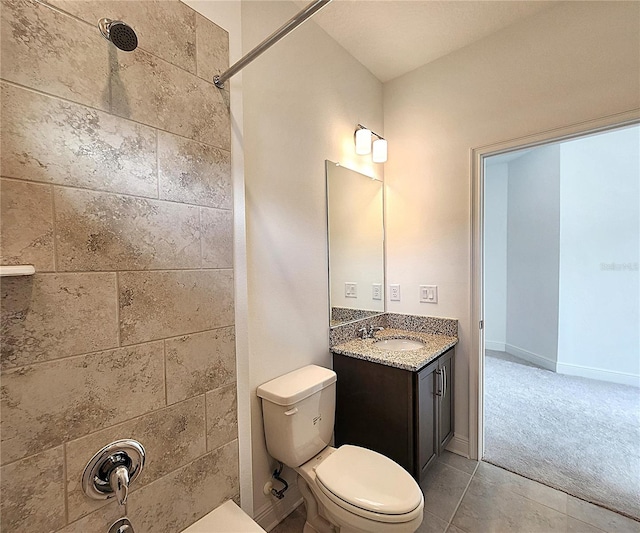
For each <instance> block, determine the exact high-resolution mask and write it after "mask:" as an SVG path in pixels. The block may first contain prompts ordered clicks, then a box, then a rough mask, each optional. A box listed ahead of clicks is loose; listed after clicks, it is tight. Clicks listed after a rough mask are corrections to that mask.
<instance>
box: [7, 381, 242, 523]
mask: <svg viewBox="0 0 640 533" xmlns="http://www.w3.org/2000/svg"><path fill="white" fill-rule="evenodd" d="M234 383H235V382H233V381H232V382H229V383H225V384H223V385H220V386H219V387H216V388H215V389H211V390H210V391H207V392H214V391H217V390H219V389H222V388H223V387H228V386H229V385H233V384H234ZM203 394H206V393H203ZM198 396H200V395H199V394H198V395H196V396H191V397H189V398H185V399H184V400H180V401H177V402H175V403H172V404H171V405H163V406H162V407H159V408H157V409H153V410H151V411H147V412H146V413H142V414H140V415H136V416H134V417H132V418H127V419H126V420H121V421H119V422H116V423H115V424H113V425H112V426H105V427H100V428H98V429H96V430H92V431H90V432H89V433H85V434H83V435H81V436H80V437H76V438H74V439H72V440H69V441H63V442H61V443H58V444H55V445H53V446H51V447H50V448H45V449H43V450H39V451H37V452H35V453H32V454H31V455H25V456H24V457H20V458H19V459H14V460H12V461H8V462H6V463H4V464H3V465H1V466H0V467H1V468H4V467H5V466H10V465H12V464H15V463H18V462H20V461H24V460H26V459H31V458H32V457H35V456H36V455H39V454H41V453H45V452H48V451H51V450H53V449H55V448H58V447H59V446H63V445H64V446H66V445H67V444H69V443H71V442H75V441H78V440H82V439H84V438H86V437H90V436H92V435H96V434H98V433H100V432H101V431H105V430H107V429H113V428H115V427H117V426H120V425H122V424H128V423H131V422H133V421H134V420H138V419H140V418H144V417H145V416H149V415H152V414H156V413H159V412H160V411H164V410H166V409H172V408H174V407H176V406H178V405H179V404H181V403H185V402H188V401H191V400H193V399H195V398H197V397H198ZM237 438H238V437H234V438H233V439H231V440H230V441H229V442H232V441H233V440H237ZM229 442H226V443H225V444H221V445H220V446H219V448H220V447H222V446H224V445H226V444H229ZM216 449H217V448H216ZM211 451H215V450H211ZM207 453H209V452H205V453H204V454H202V455H199V456H198V458H200V457H203V456H204V455H206V454H207ZM194 460H195V459H194ZM178 468H181V467H178ZM74 521H75V520H74Z"/></svg>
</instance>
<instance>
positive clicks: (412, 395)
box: [333, 348, 454, 482]
mask: <svg viewBox="0 0 640 533" xmlns="http://www.w3.org/2000/svg"><path fill="white" fill-rule="evenodd" d="M453 356H454V348H451V349H449V350H448V351H446V352H445V353H443V354H442V355H441V356H439V357H438V358H437V359H435V360H434V361H432V362H430V363H429V364H428V365H426V366H425V367H424V368H422V369H420V370H419V371H417V372H412V371H409V370H403V369H400V368H396V367H392V366H387V365H384V364H380V363H373V362H370V361H365V360H363V359H356V358H353V357H348V356H345V355H340V354H336V353H334V354H333V369H334V371H335V372H336V373H337V375H338V381H337V384H336V425H335V444H336V446H341V445H343V444H353V445H356V446H362V447H364V448H369V449H371V450H374V451H376V452H379V453H381V454H383V455H385V456H387V457H389V458H391V459H393V460H394V461H396V462H397V463H398V464H400V465H401V466H402V467H404V468H405V469H406V470H407V471H408V472H409V473H411V475H412V476H413V477H414V478H415V479H416V480H417V481H418V482H419V481H421V480H422V479H423V477H424V475H425V473H426V471H427V469H428V468H429V466H430V465H431V463H432V462H433V460H434V459H435V458H436V457H437V456H438V455H440V453H442V451H443V450H444V449H445V446H446V445H447V444H448V442H449V441H450V440H451V438H452V437H453V370H454V367H453V365H454V359H453Z"/></svg>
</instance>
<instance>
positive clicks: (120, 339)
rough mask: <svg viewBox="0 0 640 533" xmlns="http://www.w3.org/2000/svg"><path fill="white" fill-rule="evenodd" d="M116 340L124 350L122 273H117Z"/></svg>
mask: <svg viewBox="0 0 640 533" xmlns="http://www.w3.org/2000/svg"><path fill="white" fill-rule="evenodd" d="M115 274H116V338H117V340H118V347H120V348H122V333H121V331H120V272H117V271H116V273H115Z"/></svg>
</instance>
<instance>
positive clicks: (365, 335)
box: [358, 324, 384, 339]
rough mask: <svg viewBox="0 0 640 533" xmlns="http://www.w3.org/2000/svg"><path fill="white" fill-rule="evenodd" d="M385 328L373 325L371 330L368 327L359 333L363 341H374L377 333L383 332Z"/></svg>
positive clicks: (361, 329) (370, 327)
mask: <svg viewBox="0 0 640 533" xmlns="http://www.w3.org/2000/svg"><path fill="white" fill-rule="evenodd" d="M383 329H384V328H383V327H382V326H374V325H373V324H371V325H370V326H369V329H367V328H366V327H362V328H360V329H359V330H358V333H360V338H361V339H373V337H374V335H375V333H376V331H382V330H383Z"/></svg>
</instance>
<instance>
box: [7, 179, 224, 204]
mask: <svg viewBox="0 0 640 533" xmlns="http://www.w3.org/2000/svg"><path fill="white" fill-rule="evenodd" d="M0 179H3V180H9V181H17V182H20V183H27V184H33V185H45V186H46V185H49V186H51V187H53V188H54V189H55V188H59V189H70V190H74V191H83V192H92V193H95V194H107V195H110V196H124V197H125V198H134V199H136V200H153V201H155V202H162V203H166V204H176V205H184V206H186V207H199V208H201V209H213V210H217V211H229V212H231V213H233V206H231V207H218V206H211V205H202V204H192V203H188V202H184V201H181V200H171V199H168V198H156V197H154V196H141V195H136V194H131V193H127V192H118V191H107V190H103V189H91V188H89V187H79V186H78V185H67V184H64V183H50V182H46V181H36V180H32V179H29V178H16V177H13V176H4V175H1V176H0Z"/></svg>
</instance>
